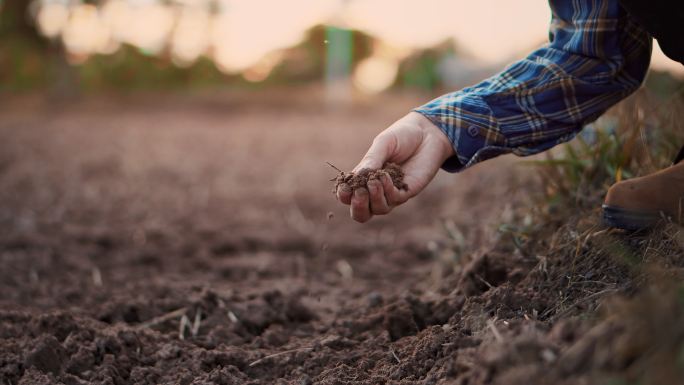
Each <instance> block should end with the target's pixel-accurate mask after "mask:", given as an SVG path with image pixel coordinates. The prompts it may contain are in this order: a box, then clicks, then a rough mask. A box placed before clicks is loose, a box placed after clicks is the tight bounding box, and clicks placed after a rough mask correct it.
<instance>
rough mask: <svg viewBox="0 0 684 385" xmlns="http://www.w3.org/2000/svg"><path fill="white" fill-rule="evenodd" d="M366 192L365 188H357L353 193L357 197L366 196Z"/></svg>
mask: <svg viewBox="0 0 684 385" xmlns="http://www.w3.org/2000/svg"><path fill="white" fill-rule="evenodd" d="M367 194H368V191H366V189H365V188H357V189H356V190H354V195H355V196H356V197H357V198H363V197H364V196H366V195H367Z"/></svg>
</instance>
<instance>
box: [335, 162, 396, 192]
mask: <svg viewBox="0 0 684 385" xmlns="http://www.w3.org/2000/svg"><path fill="white" fill-rule="evenodd" d="M338 171H339V170H338ZM383 174H386V175H389V177H390V178H391V179H392V183H393V184H394V187H396V188H398V189H399V190H408V185H406V183H404V171H403V170H402V169H401V167H399V165H398V164H396V163H385V166H384V167H383V168H381V169H379V170H372V169H370V168H362V169H361V170H359V171H356V172H344V171H340V174H339V175H338V176H337V177H336V178H335V179H334V181H335V188H334V190H333V193H334V192H336V191H337V188H338V187H339V186H340V185H342V184H345V185H347V186H349V188H351V189H352V190H355V189H357V188H360V187H366V185H367V184H368V181H369V180H373V179H380V176H381V175H383Z"/></svg>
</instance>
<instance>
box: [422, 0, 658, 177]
mask: <svg viewBox="0 0 684 385" xmlns="http://www.w3.org/2000/svg"><path fill="white" fill-rule="evenodd" d="M549 3H550V6H551V10H552V13H553V18H552V20H551V29H550V33H549V43H548V44H546V45H545V46H543V47H542V48H540V49H538V50H536V51H534V52H533V53H532V54H530V55H529V56H528V57H527V58H525V59H523V60H521V61H518V62H516V63H514V64H512V65H510V66H509V67H508V68H506V69H505V70H504V71H503V72H501V73H499V74H498V75H495V76H493V77H491V78H489V79H487V80H484V81H483V82H481V83H479V84H477V85H474V86H471V87H467V88H465V89H463V90H460V91H457V92H453V93H449V94H446V95H444V96H441V97H439V98H437V99H435V100H433V101H431V102H429V103H427V104H425V105H423V106H421V107H419V108H417V109H415V110H414V111H417V112H419V113H421V114H423V115H425V116H426V117H427V118H428V119H430V120H431V121H432V122H433V123H434V124H436V125H437V126H438V127H440V128H441V129H442V131H444V133H445V134H446V135H447V136H448V137H449V139H450V140H451V143H452V144H453V146H454V149H455V151H456V156H454V157H453V158H451V159H449V160H448V161H447V162H446V163H445V164H444V165H443V166H442V168H444V169H445V170H447V171H450V172H456V171H460V170H462V169H464V168H467V167H470V166H472V165H474V164H476V163H478V162H481V161H483V160H486V159H489V158H493V157H495V156H498V155H501V154H506V153H514V154H516V155H519V156H525V155H532V154H536V153H538V152H541V151H544V150H547V149H549V148H551V147H553V146H555V145H557V144H560V143H562V142H566V141H568V140H570V139H572V138H573V137H574V136H575V135H576V134H577V133H578V132H579V131H580V130H581V129H582V127H583V126H584V125H585V124H587V123H589V122H591V121H593V120H595V119H597V118H598V117H599V116H600V115H601V114H602V113H603V112H605V111H606V110H607V109H608V108H609V107H611V106H612V105H614V104H615V103H617V102H618V101H620V100H622V99H624V98H625V97H627V96H628V95H629V94H630V93H632V92H634V91H635V90H636V89H637V88H639V86H640V85H641V82H642V81H643V79H644V77H645V75H646V72H647V70H648V66H649V62H650V53H651V37H650V36H649V35H648V33H647V32H646V31H645V30H644V29H643V28H642V27H640V26H639V25H638V24H637V23H636V22H634V21H633V20H632V19H631V18H630V17H629V16H628V15H627V14H626V13H625V12H624V10H622V9H621V7H620V5H619V3H618V0H572V1H570V0H551V1H550V2H549Z"/></svg>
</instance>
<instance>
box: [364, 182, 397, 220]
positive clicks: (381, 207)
mask: <svg viewBox="0 0 684 385" xmlns="http://www.w3.org/2000/svg"><path fill="white" fill-rule="evenodd" d="M368 193H369V195H370V211H371V213H372V214H374V215H385V214H387V213H389V212H390V211H391V210H392V208H391V207H390V206H389V205H388V204H387V200H386V199H385V192H384V188H383V186H382V182H380V181H379V180H377V179H371V180H369V181H368Z"/></svg>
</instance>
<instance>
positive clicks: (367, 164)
mask: <svg viewBox="0 0 684 385" xmlns="http://www.w3.org/2000/svg"><path fill="white" fill-rule="evenodd" d="M395 145H396V137H395V136H394V135H382V134H380V135H378V136H376V137H375V139H374V140H373V144H371V146H370V148H369V149H368V152H366V155H364V157H363V159H361V162H359V164H358V165H357V166H356V167H355V168H354V171H358V170H361V169H364V168H370V169H371V170H377V169H380V168H382V166H383V165H384V164H385V162H387V161H388V159H389V157H390V154H392V152H393V151H394V147H395Z"/></svg>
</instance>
